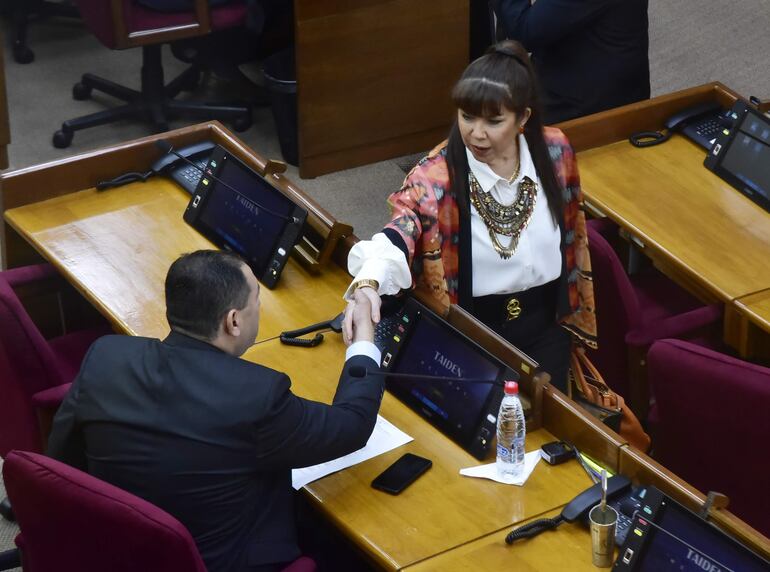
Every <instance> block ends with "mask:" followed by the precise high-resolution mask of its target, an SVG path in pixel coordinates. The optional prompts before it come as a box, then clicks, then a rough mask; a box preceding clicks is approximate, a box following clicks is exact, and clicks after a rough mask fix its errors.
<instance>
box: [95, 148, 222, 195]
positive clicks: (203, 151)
mask: <svg viewBox="0 0 770 572" xmlns="http://www.w3.org/2000/svg"><path fill="white" fill-rule="evenodd" d="M215 146H216V144H215V143H214V142H213V141H201V142H200V143H193V144H192V145H188V146H187V147H181V148H179V149H175V151H176V153H177V154H179V155H181V156H182V157H185V158H186V159H188V160H189V161H191V162H193V163H194V164H195V165H197V167H198V168H196V167H194V166H193V165H191V164H190V163H188V162H187V161H185V160H184V159H181V158H179V157H178V155H177V154H174V153H171V152H170V151H169V152H166V153H164V154H163V155H161V156H160V158H159V159H158V160H157V161H155V162H154V163H153V164H152V165H151V166H150V170H149V171H146V172H144V173H141V172H139V171H131V172H129V173H123V174H122V175H118V176H117V177H115V178H113V179H108V180H106V181H99V182H98V183H97V184H96V190H98V191H105V190H107V189H111V188H113V187H120V186H122V185H127V184H128V183H134V182H136V181H142V182H144V181H146V180H147V179H148V178H150V177H152V176H153V175H168V176H169V177H171V178H172V179H173V180H174V181H176V182H177V183H178V184H179V185H181V187H182V188H183V189H184V190H186V191H187V192H188V193H190V194H193V193H194V192H195V189H196V187H197V186H198V181H200V178H201V174H202V172H203V169H205V168H206V165H207V164H208V161H209V157H210V156H211V152H212V151H213V150H214V147H215Z"/></svg>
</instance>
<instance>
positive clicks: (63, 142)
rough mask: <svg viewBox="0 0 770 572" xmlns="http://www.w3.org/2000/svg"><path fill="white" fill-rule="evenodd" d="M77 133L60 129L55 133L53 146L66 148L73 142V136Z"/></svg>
mask: <svg viewBox="0 0 770 572" xmlns="http://www.w3.org/2000/svg"><path fill="white" fill-rule="evenodd" d="M74 135H75V134H74V133H73V132H72V131H64V130H63V129H59V131H57V132H56V133H54V134H53V146H54V147H56V148H57V149H66V148H67V147H69V146H70V144H71V143H72V137H73V136H74Z"/></svg>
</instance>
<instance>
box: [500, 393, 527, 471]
mask: <svg viewBox="0 0 770 572" xmlns="http://www.w3.org/2000/svg"><path fill="white" fill-rule="evenodd" d="M526 434H527V428H526V426H525V424H524V410H523V409H522V407H521V401H519V384H518V383H516V382H515V381H506V382H505V395H504V396H503V401H502V403H500V413H498V414H497V474H498V476H499V477H500V478H501V479H502V480H504V481H506V482H513V481H515V480H517V479H518V478H519V477H520V476H521V474H522V472H523V471H524V437H525V436H526Z"/></svg>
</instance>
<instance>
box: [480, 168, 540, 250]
mask: <svg viewBox="0 0 770 572" xmlns="http://www.w3.org/2000/svg"><path fill="white" fill-rule="evenodd" d="M516 176H518V169H517V172H516V173H514V177H513V179H515V178H516ZM468 186H469V187H470V199H471V203H472V204H473V206H474V207H475V208H476V211H477V212H478V213H479V216H480V217H481V220H483V221H484V224H485V225H486V227H487V230H488V231H489V238H490V239H492V246H493V247H494V249H495V251H496V252H497V254H499V255H500V258H502V259H503V260H507V259H509V258H510V257H511V255H512V254H513V253H514V252H515V251H516V247H517V246H518V245H519V237H521V233H522V232H523V231H524V229H525V228H527V224H528V223H529V219H530V218H531V217H532V211H533V210H534V209H535V199H536V198H537V184H536V183H535V182H534V181H533V180H532V179H530V178H529V177H524V178H523V179H522V180H521V181H519V185H518V191H519V193H518V195H517V197H516V200H515V201H513V204H511V205H508V206H506V205H501V204H500V203H498V202H497V201H496V200H495V198H494V197H493V196H492V193H485V192H484V190H483V189H482V188H481V185H480V184H479V182H478V181H477V180H476V177H475V176H474V175H473V172H472V171H469V172H468ZM498 234H501V235H503V236H509V237H510V238H511V242H510V243H509V244H508V246H503V245H502V244H500V240H499V239H498V238H497V235H498Z"/></svg>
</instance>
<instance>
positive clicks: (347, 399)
mask: <svg viewBox="0 0 770 572" xmlns="http://www.w3.org/2000/svg"><path fill="white" fill-rule="evenodd" d="M353 366H361V367H365V368H367V370H370V371H379V367H378V365H377V363H376V362H375V361H374V360H372V359H371V358H369V357H366V356H355V357H352V358H350V359H349V360H348V361H347V362H345V367H344V368H343V371H342V374H341V376H340V380H339V384H338V385H337V393H336V394H335V396H334V401H333V402H332V404H331V405H327V404H325V403H318V402H316V401H310V400H308V399H302V398H301V397H297V396H296V395H294V394H293V393H292V392H291V391H290V389H289V382H288V378H285V377H284V379H283V380H282V382H279V383H278V384H277V393H276V395H275V396H274V405H273V407H272V409H271V411H270V414H269V415H268V416H267V417H266V418H264V419H262V420H260V422H259V423H258V426H257V440H256V448H257V461H258V465H259V469H260V470H279V469H285V468H299V467H306V466H309V465H316V464H318V463H323V462H326V461H330V460H332V459H336V458H337V457H341V456H343V455H347V454H348V453H352V452H353V451H356V450H358V449H360V448H361V447H363V446H364V445H366V442H367V440H368V439H369V436H370V435H371V433H372V430H373V429H374V425H375V423H376V421H377V411H378V410H379V408H380V401H381V399H382V393H383V384H384V380H383V377H382V376H372V375H367V376H366V377H362V378H356V377H351V376H350V375H349V374H348V371H349V369H350V368H351V367H353Z"/></svg>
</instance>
